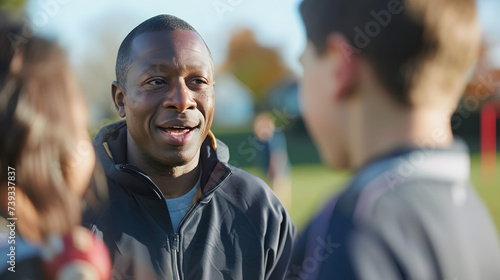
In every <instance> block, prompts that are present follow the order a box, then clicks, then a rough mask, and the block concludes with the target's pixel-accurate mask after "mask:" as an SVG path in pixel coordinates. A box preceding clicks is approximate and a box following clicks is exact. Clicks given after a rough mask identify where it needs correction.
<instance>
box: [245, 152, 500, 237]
mask: <svg viewBox="0 0 500 280" xmlns="http://www.w3.org/2000/svg"><path fill="white" fill-rule="evenodd" d="M245 169H246V170H247V171H249V172H251V173H253V174H255V175H257V176H259V177H261V178H264V176H263V175H264V174H263V173H262V172H261V171H259V170H258V169H257V168H245ZM496 173H497V174H498V175H497V178H496V179H495V180H494V181H492V182H484V180H482V178H481V166H480V156H479V155H472V156H471V180H472V183H473V184H474V186H475V188H476V190H477V192H478V193H479V195H480V196H481V198H482V199H483V201H484V202H485V204H486V206H487V207H488V209H489V211H490V213H491V215H492V217H493V220H494V222H495V224H496V226H497V229H498V231H499V233H500V157H499V158H498V159H497V172H496ZM350 177H351V174H349V173H347V172H336V171H332V170H331V169H329V168H327V167H325V166H322V165H296V166H293V167H292V206H291V209H289V212H290V215H291V217H292V219H293V221H294V223H295V225H296V226H297V227H298V228H299V229H302V228H303V227H304V226H305V225H306V224H307V223H308V221H309V220H310V219H311V218H312V216H313V215H314V214H315V213H316V212H317V211H318V210H319V209H320V208H321V207H322V206H323V205H324V204H325V202H326V201H327V200H328V199H330V198H331V197H332V196H333V195H334V194H335V193H337V192H338V191H340V190H342V189H343V188H344V187H345V185H346V184H347V183H348V181H349V179H350Z"/></svg>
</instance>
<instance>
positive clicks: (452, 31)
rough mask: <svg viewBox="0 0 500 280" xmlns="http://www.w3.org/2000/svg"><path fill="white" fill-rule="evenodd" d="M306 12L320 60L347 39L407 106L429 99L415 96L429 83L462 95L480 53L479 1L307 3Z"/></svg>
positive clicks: (329, 0)
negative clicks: (334, 40)
mask: <svg viewBox="0 0 500 280" xmlns="http://www.w3.org/2000/svg"><path fill="white" fill-rule="evenodd" d="M300 11H301V14H302V18H303V21H304V24H305V27H306V31H307V37H308V39H309V41H311V42H312V43H313V45H314V46H315V48H316V50H317V52H318V53H319V54H322V53H323V52H324V51H325V49H326V39H327V37H328V35H330V34H332V33H340V34H342V35H343V36H345V37H346V39H347V40H348V41H349V43H350V44H351V45H352V46H353V47H354V48H355V53H356V54H359V55H361V56H362V57H364V58H366V59H367V60H368V61H369V62H370V64H371V65H372V67H373V68H374V72H375V73H376V75H377V77H378V79H379V80H380V82H381V83H382V85H384V86H385V87H386V88H387V89H388V90H389V91H390V92H391V94H392V95H393V97H394V98H395V99H396V100H398V101H400V102H401V103H402V104H405V105H410V106H411V105H414V104H415V103H416V102H417V103H418V102H420V101H421V100H420V99H422V98H424V97H418V96H413V95H412V94H411V92H412V91H413V90H416V89H417V87H419V86H421V85H422V84H423V83H431V84H432V85H433V86H434V89H435V88H436V87H438V88H439V89H443V91H446V92H449V91H450V90H452V91H460V88H459V87H460V86H463V83H464V75H465V73H466V72H467V70H468V69H469V67H470V66H471V65H472V63H473V62H474V61H475V59H476V58H477V55H478V53H479V31H478V24H477V19H476V8H475V1H474V0H411V1H410V0H305V1H304V2H303V3H302V5H301V7H300ZM346 50H348V49H346ZM344 54H345V55H351V54H350V53H344Z"/></svg>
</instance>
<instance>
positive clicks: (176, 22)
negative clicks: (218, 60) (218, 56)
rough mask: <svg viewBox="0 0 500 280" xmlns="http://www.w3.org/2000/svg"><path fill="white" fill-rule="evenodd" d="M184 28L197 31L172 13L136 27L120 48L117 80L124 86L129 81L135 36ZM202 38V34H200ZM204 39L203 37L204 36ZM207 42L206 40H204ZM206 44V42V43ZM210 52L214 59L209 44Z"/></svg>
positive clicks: (117, 62) (117, 60)
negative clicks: (128, 74) (128, 73)
mask: <svg viewBox="0 0 500 280" xmlns="http://www.w3.org/2000/svg"><path fill="white" fill-rule="evenodd" d="M175 30H184V31H192V32H196V33H197V34H198V35H199V33H198V31H196V29H194V27H192V26H191V25H190V24H189V23H187V22H185V21H184V20H182V19H180V18H178V17H175V16H172V15H157V16H154V17H152V18H150V19H148V20H146V21H144V22H142V23H141V24H139V25H138V26H137V27H135V28H134V29H133V30H132V31H130V33H129V34H128V35H127V37H125V39H124V40H123V42H122V43H121V45H120V48H119V50H118V57H117V59H116V68H115V71H116V81H117V82H118V84H120V85H121V86H122V87H125V84H126V81H127V72H128V69H129V67H130V63H131V61H130V51H131V47H132V41H133V40H134V39H135V37H137V36H139V35H141V34H143V33H147V32H157V31H175ZM200 38H201V35H200ZM202 40H203V38H202ZM203 42H204V43H205V41H203ZM205 46H206V43H205ZM207 50H208V53H209V54H210V59H212V54H211V52H210V49H209V48H208V46H207Z"/></svg>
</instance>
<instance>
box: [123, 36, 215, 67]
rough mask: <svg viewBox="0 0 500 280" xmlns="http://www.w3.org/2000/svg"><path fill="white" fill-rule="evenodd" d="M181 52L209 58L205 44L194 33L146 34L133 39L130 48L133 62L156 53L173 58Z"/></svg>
mask: <svg viewBox="0 0 500 280" xmlns="http://www.w3.org/2000/svg"><path fill="white" fill-rule="evenodd" d="M183 51H190V52H194V53H198V54H200V55H207V56H209V53H208V49H207V47H206V45H205V43H204V42H203V40H202V39H201V37H200V36H199V35H198V34H197V33H196V32H193V31H186V30H174V31H169V30H165V31H155V32H146V33H143V34H140V35H138V36H137V37H135V38H134V40H133V41H132V46H131V58H132V60H134V59H136V58H140V57H143V56H145V55H148V54H151V53H156V52H160V53H161V54H164V55H171V56H173V55H175V54H178V53H180V52H183Z"/></svg>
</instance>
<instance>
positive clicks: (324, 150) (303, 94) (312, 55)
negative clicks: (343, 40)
mask: <svg viewBox="0 0 500 280" xmlns="http://www.w3.org/2000/svg"><path fill="white" fill-rule="evenodd" d="M301 62H302V65H303V68H304V77H303V79H302V83H301V90H300V98H301V105H302V108H301V109H302V114H303V116H304V119H305V122H306V125H307V128H308V130H309V132H310V133H311V135H312V136H313V138H314V140H315V142H316V144H317V146H318V148H319V150H320V154H321V157H322V158H323V159H324V160H325V161H326V162H327V163H328V164H329V165H331V166H333V167H336V168H347V167H348V160H347V146H346V145H345V140H346V138H347V137H346V135H345V134H346V133H347V130H346V129H345V127H344V126H345V123H346V122H347V120H346V118H345V117H346V116H347V114H346V108H345V107H344V106H341V104H339V101H338V99H337V98H336V97H335V95H336V92H337V89H338V84H337V81H336V79H335V72H336V70H337V67H338V61H337V58H336V55H331V54H330V55H318V54H317V53H316V49H315V47H314V45H313V44H312V43H311V42H308V44H307V47H306V49H305V51H304V53H303V55H302V57H301Z"/></svg>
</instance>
